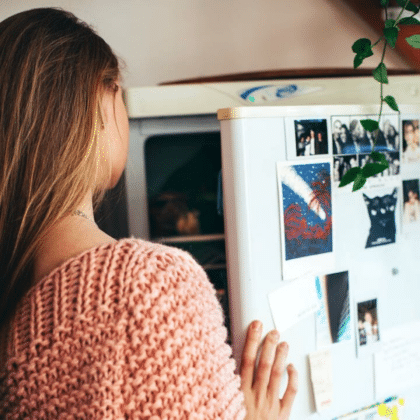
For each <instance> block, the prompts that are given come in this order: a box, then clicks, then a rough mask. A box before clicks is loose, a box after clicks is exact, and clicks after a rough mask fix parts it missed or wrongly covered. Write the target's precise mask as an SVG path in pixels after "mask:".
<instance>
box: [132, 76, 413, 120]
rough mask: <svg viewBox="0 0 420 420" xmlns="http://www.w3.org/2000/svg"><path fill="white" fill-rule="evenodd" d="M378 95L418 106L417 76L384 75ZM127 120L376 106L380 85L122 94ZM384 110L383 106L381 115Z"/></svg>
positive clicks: (315, 83)
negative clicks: (267, 109)
mask: <svg viewBox="0 0 420 420" xmlns="http://www.w3.org/2000/svg"><path fill="white" fill-rule="evenodd" d="M388 79H389V83H388V84H387V85H383V96H384V97H385V96H387V95H392V96H394V98H395V99H396V101H397V103H398V104H400V103H401V104H407V105H417V104H420V75H417V74H416V75H407V76H389V77H388ZM124 95H125V101H126V104H127V110H128V116H129V118H131V119H135V118H146V117H170V116H185V115H211V114H213V115H216V114H217V112H218V110H220V109H226V108H250V109H252V108H255V107H261V106H262V107H284V108H286V107H290V106H320V105H332V104H339V105H346V104H347V105H358V106H360V105H371V104H378V103H379V98H380V84H379V83H378V82H377V81H376V80H374V79H373V77H372V76H363V77H337V78H325V79H309V78H308V79H287V80H284V79H282V80H258V81H246V82H223V83H221V82H219V83H207V84H184V85H166V86H150V87H133V88H128V89H126V90H125V92H124ZM386 107H387V105H385V108H384V111H387V109H386Z"/></svg>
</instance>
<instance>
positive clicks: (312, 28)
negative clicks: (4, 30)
mask: <svg viewBox="0 0 420 420" xmlns="http://www.w3.org/2000/svg"><path fill="white" fill-rule="evenodd" d="M48 6H50V7H51V6H59V7H63V8H64V9H67V10H69V11H71V12H73V13H74V14H76V16H78V17H80V18H81V19H83V20H85V21H86V22H88V23H90V24H93V26H94V27H95V28H96V29H97V30H98V32H99V34H100V35H101V36H102V37H103V38H104V39H105V40H106V41H107V42H108V43H109V44H110V45H111V47H112V48H113V50H114V51H115V52H116V53H117V55H119V56H121V57H122V58H123V59H124V60H125V61H126V63H127V65H128V68H127V73H126V75H125V81H124V85H125V86H126V87H133V86H150V85H155V84H157V83H160V82H164V81H169V80H179V79H186V78H193V77H202V76H211V75H220V74H228V73H238V72H251V71H262V70H275V69H293V68H322V67H350V68H351V67H352V63H353V57H354V54H353V52H352V51H351V46H352V44H353V42H354V41H356V40H357V39H358V38H361V37H368V38H370V39H371V40H372V41H376V38H377V37H376V35H374V34H373V32H372V30H371V29H370V28H369V27H368V26H367V25H366V24H365V23H364V22H362V21H361V19H360V18H359V17H357V16H356V15H355V14H354V13H353V12H352V11H351V10H350V9H348V8H347V7H346V6H345V5H343V4H342V3H341V2H340V1H338V0H299V1H296V0H259V1H258V0H242V1H239V0H177V1H173V0H142V1H135V0H121V1H115V0H112V1H111V0H101V1H99V0H93V1H80V0H73V1H71V0H57V1H55V2H48V1H40V0H2V2H1V5H0V20H3V19H5V18H6V17H8V16H10V15H13V14H15V13H18V12H20V11H23V10H27V9H30V8H35V7H48ZM376 51H379V50H376ZM379 57H380V56H379V53H376V54H375V55H374V56H373V57H370V58H369V59H368V60H366V64H365V63H364V64H363V66H362V67H371V68H373V67H376V65H377V64H378V63H379V59H380V58H379ZM385 63H386V64H387V66H388V67H389V68H408V66H407V65H406V64H404V63H403V62H402V61H401V60H400V59H399V58H398V57H397V56H396V55H395V54H394V55H393V52H392V51H390V50H388V52H387V59H386V61H385Z"/></svg>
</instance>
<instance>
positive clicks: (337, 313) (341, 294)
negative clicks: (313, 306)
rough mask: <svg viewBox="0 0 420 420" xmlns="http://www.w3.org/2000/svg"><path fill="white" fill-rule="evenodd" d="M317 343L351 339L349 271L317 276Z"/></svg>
mask: <svg viewBox="0 0 420 420" xmlns="http://www.w3.org/2000/svg"><path fill="white" fill-rule="evenodd" d="M315 285H316V291H317V296H318V301H319V310H318V311H317V314H316V319H317V327H316V328H317V345H318V347H322V346H325V345H328V344H331V343H339V342H342V341H345V340H351V336H352V333H351V323H350V303H349V302H350V300H349V276H348V271H343V272H341V273H333V274H328V275H325V276H317V277H316V279H315Z"/></svg>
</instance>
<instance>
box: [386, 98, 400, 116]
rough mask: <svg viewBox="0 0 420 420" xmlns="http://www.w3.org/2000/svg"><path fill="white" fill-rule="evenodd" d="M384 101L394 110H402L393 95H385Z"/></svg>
mask: <svg viewBox="0 0 420 420" xmlns="http://www.w3.org/2000/svg"><path fill="white" fill-rule="evenodd" d="M384 101H385V102H386V103H387V104H388V105H389V107H390V108H391V109H393V110H394V111H397V112H400V110H399V109H398V105H397V102H396V100H395V99H394V97H393V96H390V95H388V96H385V98H384Z"/></svg>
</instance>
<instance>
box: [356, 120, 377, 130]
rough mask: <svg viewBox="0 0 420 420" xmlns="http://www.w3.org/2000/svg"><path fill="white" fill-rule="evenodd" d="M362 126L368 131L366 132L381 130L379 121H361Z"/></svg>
mask: <svg viewBox="0 0 420 420" xmlns="http://www.w3.org/2000/svg"><path fill="white" fill-rule="evenodd" d="M360 124H362V127H363V128H364V129H365V130H366V131H370V132H372V131H375V130H377V129H378V128H379V124H378V121H375V120H370V119H368V120H360Z"/></svg>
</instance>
